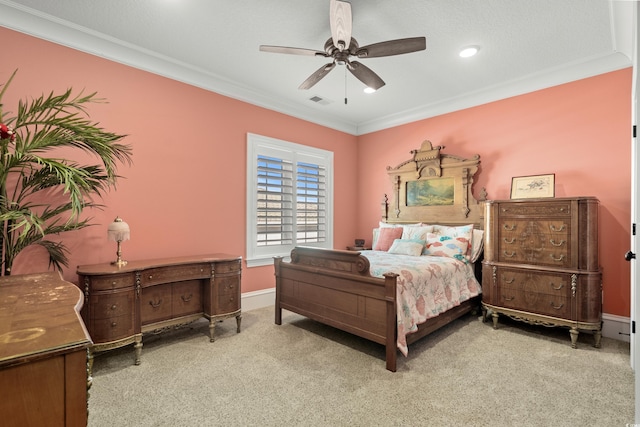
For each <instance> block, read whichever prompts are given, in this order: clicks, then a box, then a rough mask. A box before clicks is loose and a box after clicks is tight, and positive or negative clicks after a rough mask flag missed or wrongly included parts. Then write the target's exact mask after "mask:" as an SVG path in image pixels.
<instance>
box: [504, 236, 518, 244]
mask: <svg viewBox="0 0 640 427" xmlns="http://www.w3.org/2000/svg"><path fill="white" fill-rule="evenodd" d="M503 240H504V242H505V243H513V242H515V241H516V238H515V237H512V238H511V239H507V238H506V237H505V238H504V239H503Z"/></svg>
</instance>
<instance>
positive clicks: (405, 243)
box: [388, 239, 425, 256]
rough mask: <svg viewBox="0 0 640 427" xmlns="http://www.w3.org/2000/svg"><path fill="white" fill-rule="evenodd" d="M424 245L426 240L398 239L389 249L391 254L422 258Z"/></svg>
mask: <svg viewBox="0 0 640 427" xmlns="http://www.w3.org/2000/svg"><path fill="white" fill-rule="evenodd" d="M424 244H425V242H424V240H415V239H408V240H406V239H396V240H394V241H393V244H392V245H391V247H390V248H389V251H388V252H389V253H390V254H400V255H411V256H420V255H422V249H424Z"/></svg>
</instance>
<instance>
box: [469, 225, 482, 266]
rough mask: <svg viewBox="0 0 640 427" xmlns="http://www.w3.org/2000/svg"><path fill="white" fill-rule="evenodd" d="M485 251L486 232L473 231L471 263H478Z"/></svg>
mask: <svg viewBox="0 0 640 427" xmlns="http://www.w3.org/2000/svg"><path fill="white" fill-rule="evenodd" d="M482 249H484V230H475V229H474V230H473V239H472V240H471V256H470V257H469V261H471V262H476V261H477V260H478V258H480V254H481V253H482Z"/></svg>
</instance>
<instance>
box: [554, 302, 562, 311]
mask: <svg viewBox="0 0 640 427" xmlns="http://www.w3.org/2000/svg"><path fill="white" fill-rule="evenodd" d="M551 307H553V308H555V309H556V310H560V309H561V308H562V307H564V304H560V305H559V306H557V307H556V306H555V305H553V301H551Z"/></svg>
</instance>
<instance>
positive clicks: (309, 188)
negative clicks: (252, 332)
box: [246, 134, 333, 267]
mask: <svg viewBox="0 0 640 427" xmlns="http://www.w3.org/2000/svg"><path fill="white" fill-rule="evenodd" d="M246 218H247V234H246V241H247V246H246V247H247V266H249V267H253V266H259V265H267V264H273V258H274V257H276V256H282V257H287V256H289V255H290V253H291V251H292V250H293V249H294V248H295V247H296V246H299V245H304V246H313V247H321V248H331V247H333V153H332V152H330V151H327V150H321V149H318V148H313V147H308V146H304V145H300V144H294V143H291V142H287V141H281V140H277V139H274V138H269V137H266V136H261V135H255V134H247V217H246Z"/></svg>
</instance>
